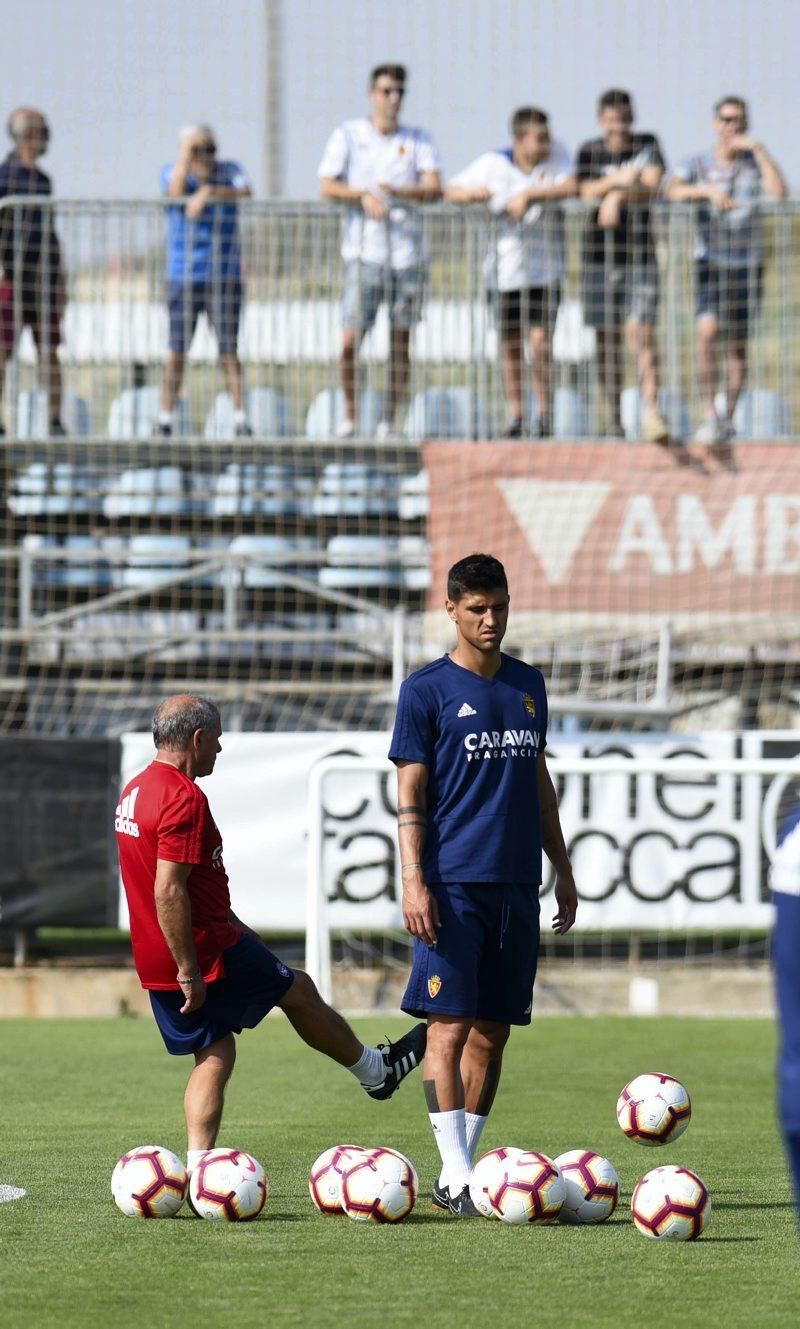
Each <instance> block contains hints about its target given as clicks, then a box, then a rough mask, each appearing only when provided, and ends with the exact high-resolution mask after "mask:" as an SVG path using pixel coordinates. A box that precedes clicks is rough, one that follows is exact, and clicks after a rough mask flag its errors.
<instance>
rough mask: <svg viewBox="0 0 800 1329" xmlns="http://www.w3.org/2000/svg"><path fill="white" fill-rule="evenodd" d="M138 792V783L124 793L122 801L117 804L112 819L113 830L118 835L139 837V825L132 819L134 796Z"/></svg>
mask: <svg viewBox="0 0 800 1329" xmlns="http://www.w3.org/2000/svg"><path fill="white" fill-rule="evenodd" d="M138 793H139V786H138V784H137V785H136V787H135V788H134V789H132V790H131V792H130V793H129V794H126V795H125V797H124V798H123V800H122V802H121V803H120V804H119V805H118V807H117V811H116V817H115V821H114V830H115V831H117V832H118V833H119V834H120V835H132V836H133V837H134V839H136V840H138V838H139V827H138V826H137V824H136V822H135V821H134V820H133V809H134V807H135V806H136V798H137V795H138Z"/></svg>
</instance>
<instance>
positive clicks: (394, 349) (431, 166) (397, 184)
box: [318, 64, 442, 440]
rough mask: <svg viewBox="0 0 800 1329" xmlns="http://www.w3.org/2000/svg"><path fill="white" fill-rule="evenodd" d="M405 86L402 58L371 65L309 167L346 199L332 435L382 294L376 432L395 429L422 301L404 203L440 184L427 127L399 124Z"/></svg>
mask: <svg viewBox="0 0 800 1329" xmlns="http://www.w3.org/2000/svg"><path fill="white" fill-rule="evenodd" d="M405 88H406V71H405V67H404V66H403V65H396V64H386V65H378V66H377V67H376V68H375V69H373V71H372V74H371V76H370V92H369V99H370V101H371V103H372V115H371V116H370V117H369V118H367V117H363V118H361V119H357V120H347V121H345V123H344V124H342V125H340V126H339V127H338V129H335V130H334V132H333V133H332V135H331V137H330V138H329V140H328V142H327V144H326V147H325V151H324V153H323V157H322V161H321V162H320V165H319V171H318V175H319V178H320V187H319V189H320V194H321V195H322V197H323V198H326V199H330V200H331V202H333V203H347V204H349V205H350V206H349V208H348V211H347V217H346V219H345V227H344V241H343V244H342V258H343V259H344V264H345V276H344V290H343V293H342V327H343V332H342V349H341V356H340V361H339V365H340V372H341V379H342V390H343V393H344V402H345V413H344V419H343V421H342V422H341V424H340V425H339V427H338V429H337V434H338V436H339V437H340V438H351V437H352V436H353V434H354V433H355V429H356V418H357V417H356V354H357V351H358V348H359V346H360V345H361V342H362V339H363V337H364V335H365V334H366V333H367V332H368V331H369V329H370V328H371V327H372V326H373V324H374V322H375V318H376V316H377V313H378V309H379V307H380V305H381V304H382V303H383V302H384V301H385V302H386V305H387V307H388V310H389V325H390V330H391V331H390V347H389V383H388V405H387V409H386V413H385V418H384V419H382V420H381V421H380V422H379V424H378V428H377V430H376V435H375V436H376V438H378V439H384V440H385V439H387V438H391V437H392V435H393V434H394V433H395V430H396V428H397V425H398V416H399V413H400V408H401V407H402V405H403V403H404V401H405V397H406V391H407V387H408V376H409V342H410V338H411V329H412V327H413V326H414V324H415V323H416V322H417V321H418V319H419V317H420V312H421V308H422V297H423V294H424V286H425V270H426V264H425V252H424V245H423V235H422V221H421V218H420V217H419V215H418V213H417V210H416V208H414V207H411V208H409V207H408V206H406V205H407V204H408V203H411V204H417V203H429V202H434V201H435V200H437V199H439V198H441V196H442V183H441V162H440V158H439V153H438V151H437V149H436V147H435V146H434V144H433V142H432V140H431V139H430V137H429V136H428V134H426V133H425V131H424V130H423V129H412V128H410V127H408V126H406V125H402V124H400V119H399V117H400V104H401V102H402V100H403V97H404V95H405Z"/></svg>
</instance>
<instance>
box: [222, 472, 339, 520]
mask: <svg viewBox="0 0 800 1329" xmlns="http://www.w3.org/2000/svg"><path fill="white" fill-rule="evenodd" d="M314 487H315V486H314V481H313V480H312V479H311V477H310V476H303V475H299V474H298V473H297V472H296V471H295V470H294V469H293V467H291V466H277V465H271V464H269V465H256V464H254V463H252V464H251V463H247V464H245V465H241V464H240V463H239V462H231V464H230V465H229V466H226V468H225V470H224V471H223V472H222V474H221V475H218V476H217V477H216V479H215V481H214V494H213V495H212V497H211V500H210V502H209V512H210V515H211V516H212V517H234V516H255V515H262V516H270V517H294V516H309V515H310V514H311V500H312V496H313V493H314Z"/></svg>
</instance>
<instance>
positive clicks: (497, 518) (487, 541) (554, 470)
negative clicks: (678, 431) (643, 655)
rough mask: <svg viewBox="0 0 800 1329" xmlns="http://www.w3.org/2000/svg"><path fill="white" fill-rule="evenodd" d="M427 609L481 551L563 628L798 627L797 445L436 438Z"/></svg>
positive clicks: (516, 596) (531, 608)
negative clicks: (709, 447) (451, 574)
mask: <svg viewBox="0 0 800 1329" xmlns="http://www.w3.org/2000/svg"><path fill="white" fill-rule="evenodd" d="M424 461H425V466H426V469H427V471H428V476H429V482H430V517H429V534H430V539H431V549H432V578H431V593H430V608H431V609H435V608H436V609H438V608H440V607H441V605H442V601H443V598H444V588H445V583H446V576H447V570H448V568H449V567H450V566H451V564H452V563H454V562H455V561H456V560H457V559H459V558H463V557H464V556H465V555H466V554H469V553H473V552H477V551H481V552H484V553H491V554H494V555H495V557H496V558H499V559H500V560H501V561H502V562H503V563H504V564H505V566H506V570H507V572H508V577H509V584H510V587H511V593H512V602H513V609H514V614H515V617H516V615H517V613H518V612H519V611H523V612H526V613H532V614H534V615H535V616H536V617H537V619H538V618H540V617H541V616H545V617H546V618H547V619H548V621H551V622H552V623H553V625H554V626H558V625H560V626H563V627H566V626H567V624H568V623H572V624H573V625H574V624H576V623H580V624H581V625H584V626H586V627H589V626H591V625H596V626H597V627H598V628H601V627H608V626H609V625H610V624H614V625H618V626H619V625H622V624H624V623H627V624H629V625H630V626H633V625H634V624H636V625H637V626H638V627H646V626H652V625H653V624H654V623H655V622H658V621H669V622H671V623H672V624H673V625H674V626H675V627H677V628H682V627H683V628H687V629H692V630H698V629H700V630H702V629H704V628H706V629H709V630H711V631H714V630H715V627H716V629H717V630H718V629H719V628H720V627H721V626H722V625H723V624H728V625H729V626H731V627H734V628H735V630H736V631H737V632H743V633H745V634H747V635H748V636H749V638H750V639H751V640H752V639H753V638H754V636H756V637H758V638H760V637H761V636H763V635H769V636H772V637H780V638H786V637H787V636H788V635H790V634H792V633H793V632H795V631H797V629H798V624H799V623H800V446H798V445H793V444H785V443H747V444H739V445H736V446H735V447H734V448H732V449H731V450H730V452H729V453H726V455H725V456H724V457H714V456H709V455H708V454H706V453H701V452H700V450H698V451H697V452H694V451H693V450H690V449H688V448H685V447H682V448H673V449H665V448H660V447H657V446H655V445H648V444H640V443H636V444H625V443H561V442H553V443H549V442H545V443H540V442H536V443H506V442H494V443H490V442H486V443H449V442H435V443H429V444H427V445H426V446H425V449H424Z"/></svg>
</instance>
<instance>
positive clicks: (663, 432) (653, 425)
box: [642, 409, 669, 443]
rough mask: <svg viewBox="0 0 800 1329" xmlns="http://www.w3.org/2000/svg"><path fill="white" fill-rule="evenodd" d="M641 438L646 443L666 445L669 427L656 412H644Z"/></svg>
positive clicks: (659, 413)
mask: <svg viewBox="0 0 800 1329" xmlns="http://www.w3.org/2000/svg"><path fill="white" fill-rule="evenodd" d="M642 438H643V439H644V440H645V442H646V443H668V442H669V425H668V424H667V422H666V420H665V419H664V417H663V415H662V414H661V412H660V411H658V410H655V409H654V410H652V411H645V413H644V417H643V419H642Z"/></svg>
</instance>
